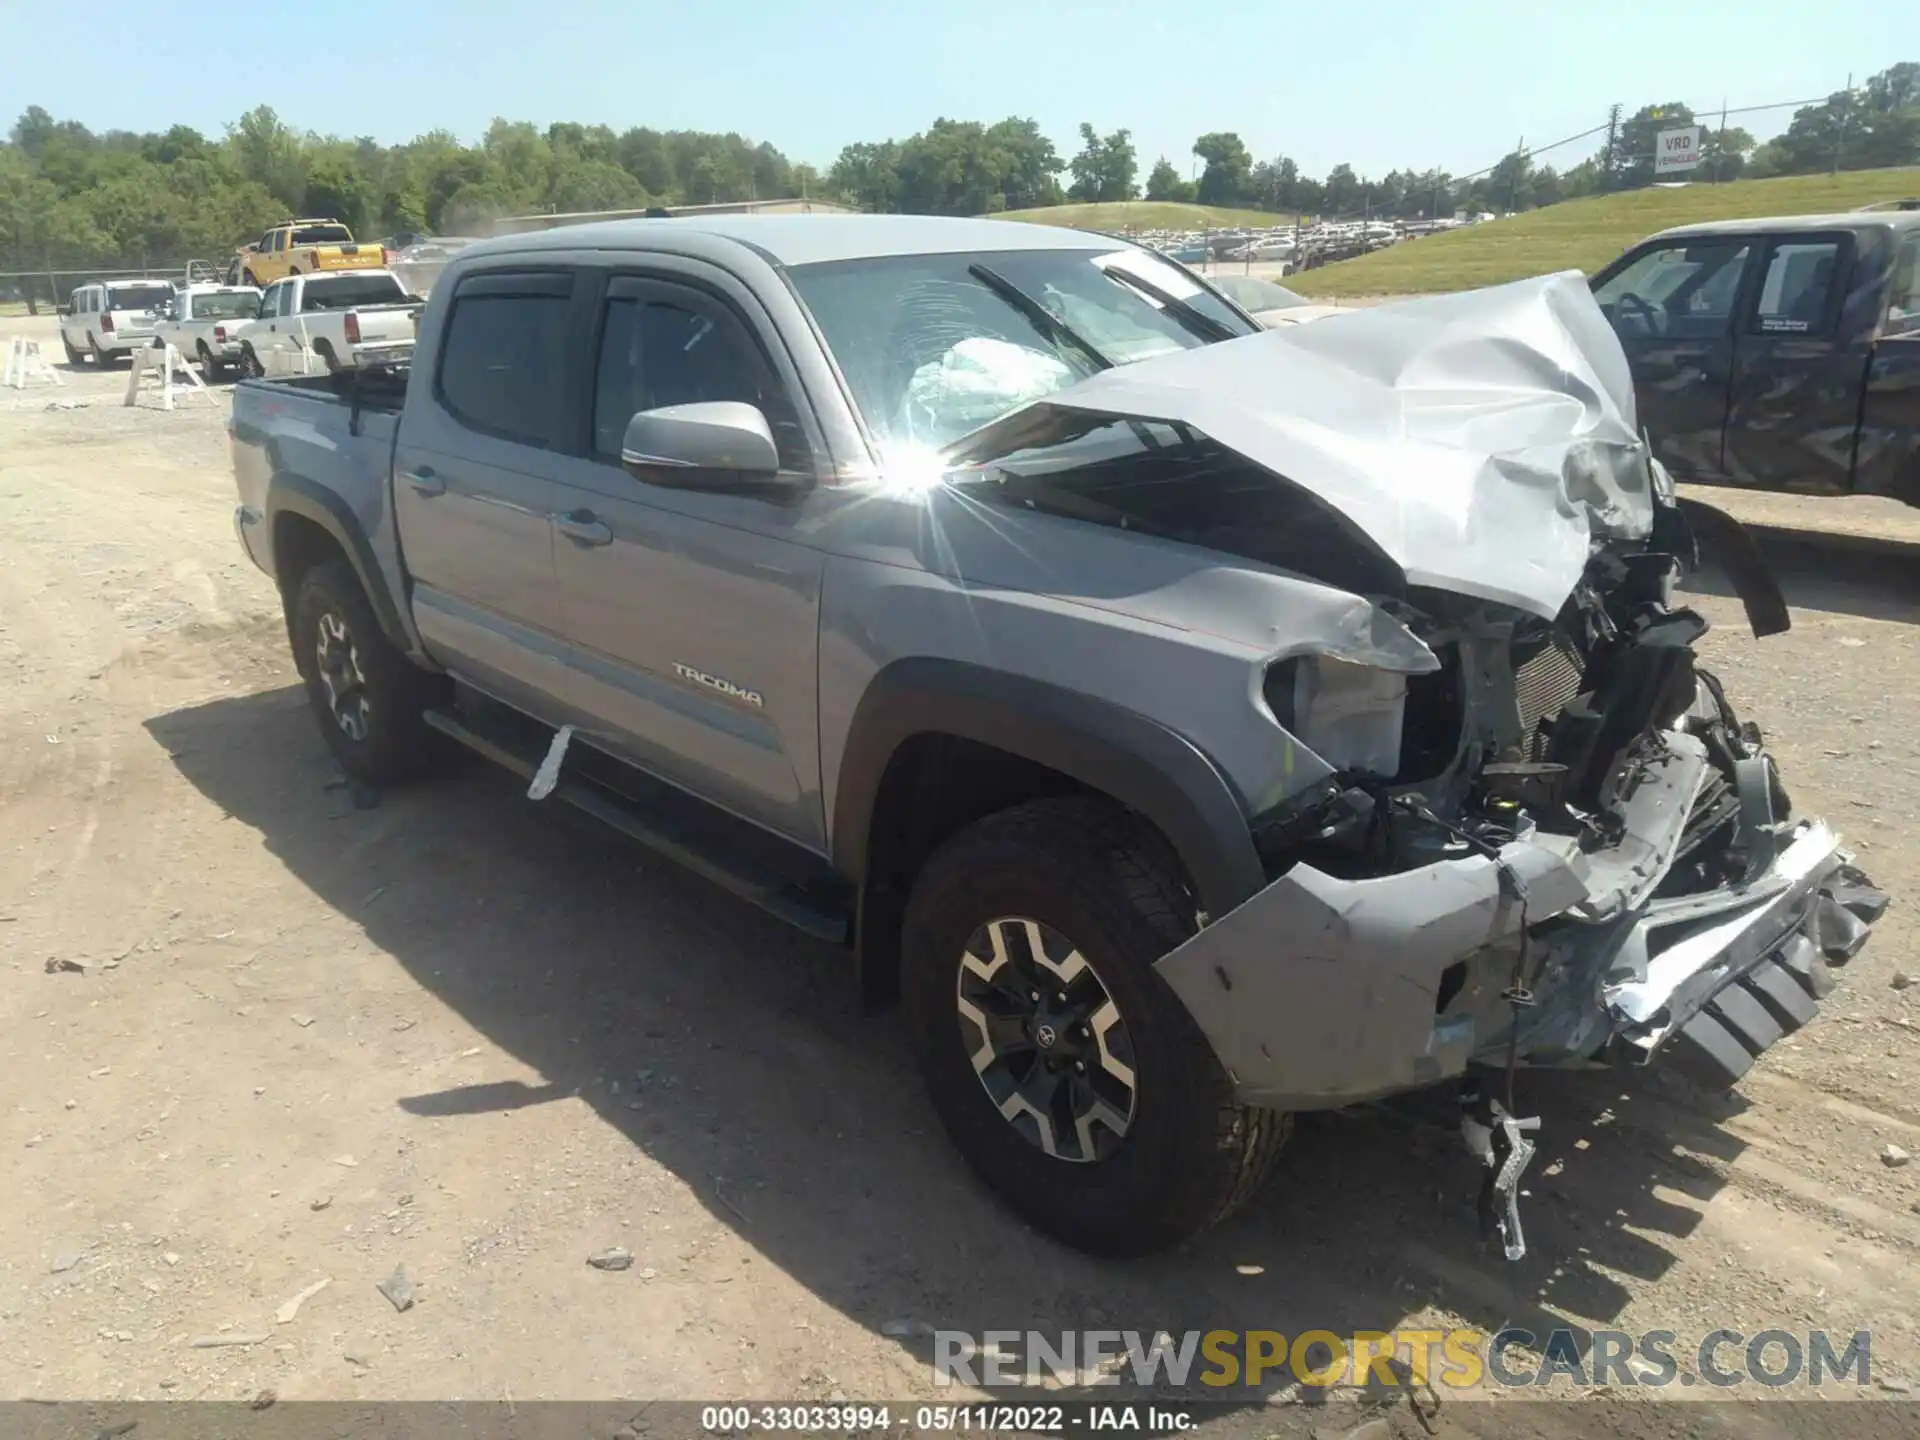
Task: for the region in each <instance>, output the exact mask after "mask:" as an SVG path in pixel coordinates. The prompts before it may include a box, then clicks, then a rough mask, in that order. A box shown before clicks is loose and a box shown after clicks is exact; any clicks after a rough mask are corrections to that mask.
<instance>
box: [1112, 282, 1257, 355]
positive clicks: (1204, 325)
mask: <svg viewBox="0 0 1920 1440" xmlns="http://www.w3.org/2000/svg"><path fill="white" fill-rule="evenodd" d="M1100 273H1101V274H1102V275H1105V276H1106V277H1107V278H1108V279H1109V280H1111V281H1113V283H1114V284H1116V285H1125V286H1126V287H1127V288H1129V289H1131V290H1137V291H1139V292H1140V293H1141V294H1142V295H1144V296H1146V297H1147V298H1148V299H1149V300H1153V301H1156V302H1158V303H1159V305H1160V306H1161V308H1162V309H1164V310H1165V311H1166V312H1167V313H1168V314H1169V315H1171V316H1172V317H1173V318H1174V319H1175V320H1178V321H1179V322H1180V324H1181V325H1182V326H1184V327H1185V328H1186V330H1187V332H1188V333H1189V334H1193V335H1198V336H1199V337H1200V338H1201V339H1202V340H1204V341H1206V342H1207V343H1208V344H1209V345H1211V344H1213V343H1215V342H1216V341H1220V340H1235V339H1238V338H1239V335H1240V332H1239V331H1237V330H1234V329H1232V328H1231V327H1229V326H1227V325H1223V324H1222V323H1221V322H1220V321H1218V320H1216V319H1214V318H1213V317H1212V316H1211V315H1209V314H1207V313H1206V312H1205V311H1202V310H1196V309H1194V308H1193V306H1191V305H1189V304H1188V303H1187V302H1186V301H1184V300H1182V299H1180V298H1179V297H1178V296H1176V295H1174V294H1173V293H1172V292H1171V291H1168V290H1163V289H1161V288H1160V287H1159V286H1158V285H1156V284H1154V283H1153V282H1152V281H1151V280H1148V279H1145V278H1144V277H1142V276H1139V275H1136V274H1134V273H1133V272H1132V271H1131V270H1123V269H1121V267H1120V266H1118V265H1102V266H1101V267H1100Z"/></svg>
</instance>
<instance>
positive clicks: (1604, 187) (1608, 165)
mask: <svg viewBox="0 0 1920 1440" xmlns="http://www.w3.org/2000/svg"><path fill="white" fill-rule="evenodd" d="M1619 134H1620V105H1619V102H1617V101H1616V102H1615V103H1614V104H1613V105H1611V106H1609V107H1608V108H1607V148H1606V150H1605V151H1603V152H1602V153H1603V154H1604V155H1605V156H1606V159H1605V160H1604V161H1603V162H1602V163H1601V166H1600V189H1601V191H1602V193H1604V192H1606V191H1608V190H1611V189H1613V161H1614V148H1615V145H1616V143H1617V140H1618V137H1619Z"/></svg>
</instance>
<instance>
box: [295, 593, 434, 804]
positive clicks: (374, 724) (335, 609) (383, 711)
mask: <svg viewBox="0 0 1920 1440" xmlns="http://www.w3.org/2000/svg"><path fill="white" fill-rule="evenodd" d="M291 610H292V615H291V619H290V620H289V628H290V630H291V631H292V636H293V658H294V663H295V665H296V666H297V667H298V668H299V671H300V678H301V679H302V680H303V681H305V682H306V687H307V700H308V702H309V703H310V704H311V705H312V707H313V713H314V718H315V719H316V720H318V721H319V724H320V733H321V735H322V736H323V737H324V738H325V740H326V742H327V748H328V749H330V750H332V751H333V755H334V758H335V759H336V760H338V761H339V762H340V768H341V769H342V770H345V771H346V772H347V774H348V775H350V776H352V777H353V778H354V779H356V780H364V781H366V782H368V783H369V784H373V785H391V784H393V783H395V782H397V781H401V780H406V779H410V778H412V777H413V776H415V775H417V774H419V773H420V772H421V771H422V770H423V769H424V768H425V767H426V765H427V762H428V760H429V759H430V758H431V747H432V736H433V732H432V731H431V730H430V729H429V728H428V726H427V724H426V721H425V720H424V719H423V718H422V716H423V713H424V712H425V711H426V710H427V709H428V708H429V707H431V706H432V705H434V704H435V703H437V702H438V700H439V698H440V691H441V688H442V684H441V681H440V680H439V678H438V677H436V676H433V675H429V674H428V673H427V672H426V671H424V670H422V669H420V668H419V667H418V666H416V665H415V664H414V663H413V662H412V661H410V660H409V659H407V657H406V656H405V655H403V654H401V653H400V651H399V650H398V649H396V648H395V647H394V645H393V643H392V642H391V641H389V640H388V639H387V637H386V635H385V633H384V632H383V631H382V630H381V629H380V622H379V621H378V619H376V618H375V616H374V613H373V607H372V606H371V605H370V604H368V603H367V597H366V593H365V592H364V591H363V590H361V588H360V581H359V578H358V577H357V576H356V575H355V574H354V572H353V568H352V567H351V566H350V565H348V564H347V562H346V561H345V560H329V561H326V562H324V563H322V564H319V565H316V566H314V568H313V569H311V570H309V571H308V572H307V573H306V575H305V576H304V577H302V579H301V581H300V586H299V589H298V590H297V591H296V592H295V594H294V596H293V601H292V605H291Z"/></svg>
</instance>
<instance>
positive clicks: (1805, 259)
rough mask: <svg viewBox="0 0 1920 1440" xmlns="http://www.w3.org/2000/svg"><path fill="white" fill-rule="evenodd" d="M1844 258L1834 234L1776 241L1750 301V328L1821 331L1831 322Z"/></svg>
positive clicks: (1802, 332) (1774, 331) (1803, 332)
mask: <svg viewBox="0 0 1920 1440" xmlns="http://www.w3.org/2000/svg"><path fill="white" fill-rule="evenodd" d="M1846 258H1847V247H1846V245H1845V244H1844V242H1843V241H1842V240H1841V239H1840V238H1839V237H1837V236H1834V237H1820V238H1817V239H1806V240H1778V241H1775V242H1774V245H1773V248H1772V249H1771V250H1770V251H1769V252H1768V254H1767V268H1766V271H1765V272H1764V274H1762V276H1761V279H1760V293H1759V295H1758V296H1756V297H1755V301H1754V308H1753V329H1754V332H1755V333H1756V334H1760V335H1821V334H1825V333H1826V332H1827V331H1828V330H1829V329H1830V328H1832V325H1833V316H1834V311H1835V309H1836V308H1837V307H1836V305H1835V302H1836V301H1837V300H1838V298H1839V293H1840V281H1841V279H1842V273H1841V272H1842V270H1843V269H1844V265H1843V262H1844V261H1845V260H1846Z"/></svg>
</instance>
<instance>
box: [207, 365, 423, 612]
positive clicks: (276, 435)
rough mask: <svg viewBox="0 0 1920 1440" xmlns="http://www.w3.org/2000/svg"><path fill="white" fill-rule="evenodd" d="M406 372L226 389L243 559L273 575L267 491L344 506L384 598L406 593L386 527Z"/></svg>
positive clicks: (395, 369)
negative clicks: (274, 485) (382, 583)
mask: <svg viewBox="0 0 1920 1440" xmlns="http://www.w3.org/2000/svg"><path fill="white" fill-rule="evenodd" d="M406 390H407V369H406V367H405V366H392V367H384V366H383V367H379V368H376V369H368V370H348V371H342V372H340V373H339V374H333V375H294V376H287V377H283V378H279V379H268V380H242V381H240V382H239V383H238V384H237V385H235V386H234V388H233V419H232V421H231V434H232V436H233V463H234V475H235V479H236V481H237V482H238V486H239V491H240V507H239V514H238V515H237V516H236V520H237V522H238V525H239V528H240V533H241V536H242V539H243V541H244V543H245V544H246V546H247V549H248V552H249V553H250V554H251V555H252V556H253V557H254V560H255V562H256V563H257V564H259V565H260V566H261V568H263V569H265V570H267V571H268V573H272V571H273V556H272V553H271V552H272V545H273V538H272V535H271V533H270V532H271V530H272V527H273V517H272V516H271V515H269V514H268V505H267V494H268V487H269V484H270V483H271V482H272V481H273V480H274V479H275V477H276V475H278V476H279V478H280V480H281V484H282V487H283V489H285V490H286V491H287V492H289V493H299V494H306V495H309V496H313V497H319V498H321V499H322V500H323V502H324V503H325V504H326V506H327V507H328V508H329V509H331V508H333V507H335V506H337V505H341V504H344V506H345V507H346V509H347V510H348V511H349V512H351V514H352V517H353V519H354V521H355V522H356V524H357V525H358V527H359V530H360V532H361V533H362V534H363V535H364V536H365V537H366V542H367V548H368V550H369V551H370V552H371V553H370V555H368V556H362V557H361V558H362V560H364V561H367V562H368V563H370V564H372V565H374V566H377V567H378V569H379V570H380V571H381V573H382V576H383V578H384V579H385V580H386V582H387V585H388V587H389V593H391V594H403V593H405V588H404V582H403V574H402V569H401V565H400V552H399V546H398V544H397V542H396V540H395V538H394V534H393V527H392V523H391V515H392V505H391V500H392V493H391V491H392V483H393V478H392V477H393V446H394V441H395V439H396V437H397V436H398V435H399V431H400V405H401V402H402V400H404V399H405V397H406Z"/></svg>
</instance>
